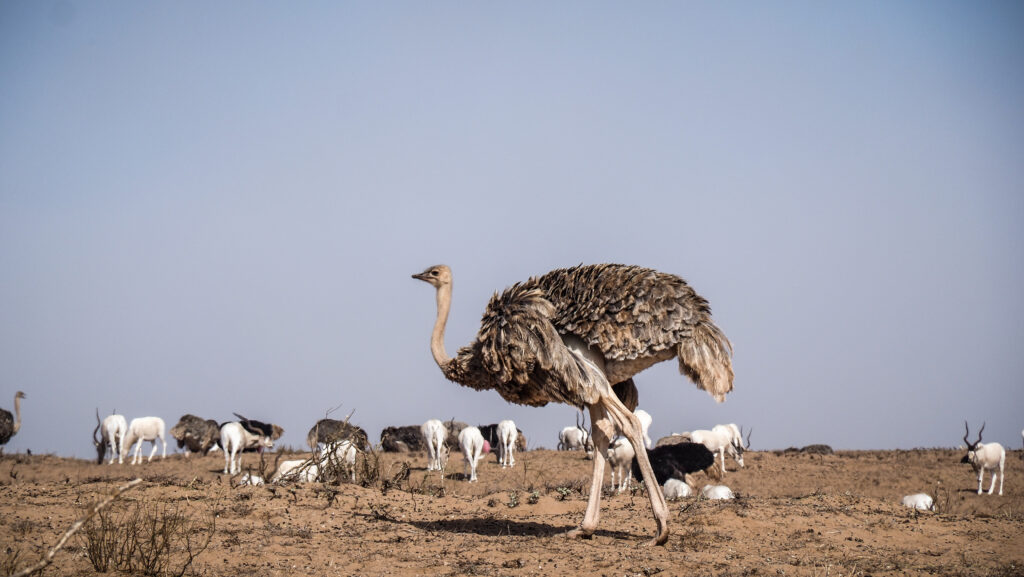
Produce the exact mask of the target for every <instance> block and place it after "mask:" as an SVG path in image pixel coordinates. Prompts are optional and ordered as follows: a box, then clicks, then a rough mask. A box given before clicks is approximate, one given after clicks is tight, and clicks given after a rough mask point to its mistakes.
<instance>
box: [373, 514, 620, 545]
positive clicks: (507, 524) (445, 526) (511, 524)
mask: <svg viewBox="0 0 1024 577" xmlns="http://www.w3.org/2000/svg"><path fill="white" fill-rule="evenodd" d="M357 515H360V516H363V517H368V518H372V519H375V520H377V521H384V522H387V523H394V524H401V525H411V526H413V527H415V528H417V529H421V530H423V531H443V532H446V533H471V534H474V535H480V536H482V537H500V536H502V535H506V536H507V535H517V536H524V537H557V536H559V535H562V534H564V533H567V532H569V531H571V530H573V529H575V528H576V525H559V526H555V525H549V524H547V523H536V522H533V521H513V520H508V519H488V518H479V517H468V518H463V519H439V520H431V521H426V520H424V521H415V520H408V521H406V520H402V519H395V518H393V517H390V516H388V517H380V516H376V515H373V514H368V513H357ZM594 535H595V536H601V537H610V538H613V539H634V538H636V536H635V535H631V534H629V533H624V532H622V531H608V530H601V529H598V530H597V531H595V532H594Z"/></svg>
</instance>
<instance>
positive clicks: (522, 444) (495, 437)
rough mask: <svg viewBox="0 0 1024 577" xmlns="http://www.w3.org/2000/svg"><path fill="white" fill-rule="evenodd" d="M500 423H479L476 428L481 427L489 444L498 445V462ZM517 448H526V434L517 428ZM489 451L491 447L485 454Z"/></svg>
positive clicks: (498, 457) (499, 455) (499, 453)
mask: <svg viewBox="0 0 1024 577" xmlns="http://www.w3.org/2000/svg"><path fill="white" fill-rule="evenodd" d="M498 425H499V423H492V424H490V425H477V426H476V428H478V429H480V434H481V435H483V437H484V441H485V442H486V443H487V446H489V447H498V452H497V453H496V454H495V457H496V458H497V459H498V463H501V435H500V434H499V433H498ZM460 430H461V429H460ZM515 450H517V451H525V450H526V436H525V435H523V432H522V431H521V430H519V429H516V438H515ZM489 452H490V450H489V449H485V450H484V453H485V454H486V453H489Z"/></svg>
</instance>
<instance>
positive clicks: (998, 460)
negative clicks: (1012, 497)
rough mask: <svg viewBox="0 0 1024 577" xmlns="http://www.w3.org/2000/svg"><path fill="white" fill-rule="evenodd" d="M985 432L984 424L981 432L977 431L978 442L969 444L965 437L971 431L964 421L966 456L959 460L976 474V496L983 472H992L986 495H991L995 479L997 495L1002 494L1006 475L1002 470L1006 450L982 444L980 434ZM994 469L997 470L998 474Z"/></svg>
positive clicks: (997, 446) (997, 444) (998, 445)
mask: <svg viewBox="0 0 1024 577" xmlns="http://www.w3.org/2000/svg"><path fill="white" fill-rule="evenodd" d="M984 430H985V423H982V424H981V430H979V431H978V440H977V441H975V442H973V443H972V442H970V441H968V440H967V435H968V434H970V432H971V430H970V429H969V428H968V427H967V421H964V443H967V454H966V455H964V458H963V459H961V460H960V462H961V463H970V464H971V467H974V470H975V471H977V473H978V494H979V495H980V494H981V485H982V479H983V478H984V477H985V470H986V469H991V470H992V484H991V485H989V488H988V494H989V495H991V494H992V491H993V490H994V489H995V488H996V477H999V494H1000V495H1002V494H1003V480H1004V479H1005V478H1006V475H1005V474H1004V472H1003V469H1004V467H1005V465H1006V449H1004V448H1003V446H1002V445H1000V444H999V443H982V442H981V433H982V432H983V431H984ZM996 467H998V468H999V471H998V474H997V472H996Z"/></svg>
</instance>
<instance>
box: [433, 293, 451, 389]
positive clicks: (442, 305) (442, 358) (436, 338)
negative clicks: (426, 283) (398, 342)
mask: <svg viewBox="0 0 1024 577" xmlns="http://www.w3.org/2000/svg"><path fill="white" fill-rule="evenodd" d="M451 306H452V285H451V284H445V285H441V286H440V287H438V288H437V320H436V321H434V332H433V333H432V334H431V335H430V352H431V354H433V355H434V362H436V363H437V366H439V367H441V369H444V368H445V367H446V366H447V365H448V363H450V362H451V358H450V357H449V356H448V353H446V352H445V350H444V327H445V325H446V324H447V323H448V311H449V310H451Z"/></svg>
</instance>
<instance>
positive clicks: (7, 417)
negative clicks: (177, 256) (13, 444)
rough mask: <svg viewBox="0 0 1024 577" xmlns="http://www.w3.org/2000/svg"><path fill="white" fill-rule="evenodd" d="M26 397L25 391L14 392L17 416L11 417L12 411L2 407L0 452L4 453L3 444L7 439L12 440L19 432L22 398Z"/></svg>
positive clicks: (0, 415) (0, 411)
mask: <svg viewBox="0 0 1024 577" xmlns="http://www.w3.org/2000/svg"><path fill="white" fill-rule="evenodd" d="M24 398H25V393H23V392H21V391H18V392H17V393H14V414H15V417H11V412H10V411H8V410H7V409H0V453H3V446H4V445H6V444H7V441H10V440H11V437H13V436H14V435H17V434H18V430H19V429H21V400H22V399H24Z"/></svg>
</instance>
